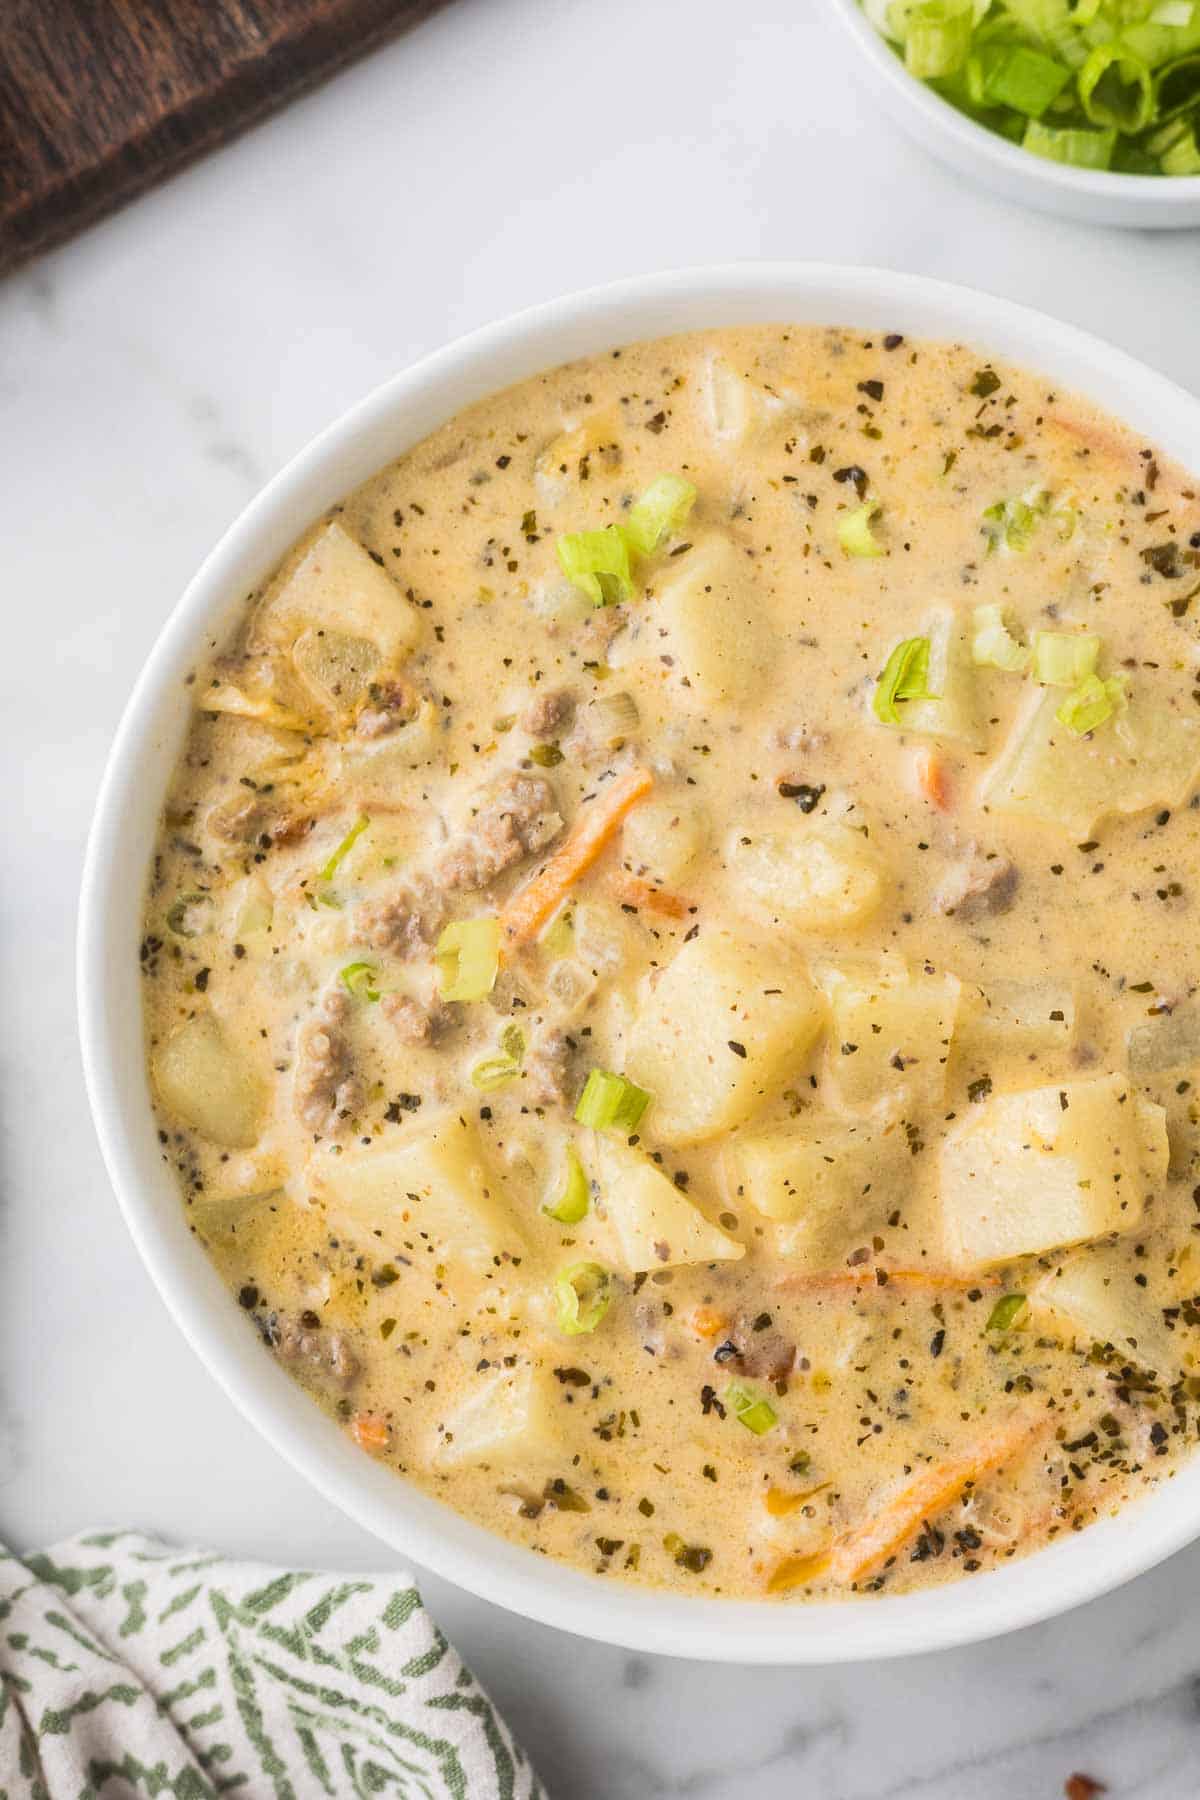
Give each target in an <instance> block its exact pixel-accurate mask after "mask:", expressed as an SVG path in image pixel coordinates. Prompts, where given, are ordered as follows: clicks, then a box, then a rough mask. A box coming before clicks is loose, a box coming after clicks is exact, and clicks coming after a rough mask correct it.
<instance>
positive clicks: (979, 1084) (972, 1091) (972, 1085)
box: [967, 1014, 1062, 1102]
mask: <svg viewBox="0 0 1200 1800" xmlns="http://www.w3.org/2000/svg"><path fill="white" fill-rule="evenodd" d="M1059 1016H1060V1018H1061V1016H1062V1015H1061V1014H1060V1015H1059ZM991 1091H992V1078H991V1076H990V1075H981V1076H980V1077H979V1079H978V1081H968V1083H967V1099H968V1100H970V1101H972V1102H977V1101H980V1100H986V1099H987V1097H988V1095H989V1094H990V1093H991Z"/></svg>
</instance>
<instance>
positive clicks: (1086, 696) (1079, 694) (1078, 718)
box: [1054, 675, 1126, 737]
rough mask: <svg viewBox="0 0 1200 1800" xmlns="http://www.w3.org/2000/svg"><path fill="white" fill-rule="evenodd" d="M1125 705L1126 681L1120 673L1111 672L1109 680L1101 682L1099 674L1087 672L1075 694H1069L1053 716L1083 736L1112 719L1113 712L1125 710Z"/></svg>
mask: <svg viewBox="0 0 1200 1800" xmlns="http://www.w3.org/2000/svg"><path fill="white" fill-rule="evenodd" d="M1125 704H1126V701H1125V683H1124V682H1123V681H1122V679H1121V677H1120V676H1119V675H1110V676H1109V677H1108V680H1107V681H1101V679H1100V677H1099V676H1098V675H1088V676H1087V677H1086V678H1085V679H1084V680H1083V681H1081V682H1080V684H1079V686H1078V687H1077V688H1076V689H1075V691H1074V692H1073V693H1071V694H1068V695H1067V698H1066V699H1065V700H1064V701H1063V703H1062V705H1061V706H1060V707H1059V708H1058V711H1057V712H1056V713H1055V715H1054V716H1055V718H1056V719H1057V720H1058V721H1059V722H1060V723H1061V724H1063V725H1065V726H1066V728H1067V730H1068V731H1071V732H1074V734H1075V736H1076V737H1084V736H1086V734H1087V733H1088V732H1089V731H1095V730H1096V729H1097V728H1098V727H1099V726H1101V725H1103V724H1104V723H1105V722H1106V721H1107V720H1109V719H1111V718H1112V716H1113V714H1114V713H1118V712H1123V711H1124V708H1125Z"/></svg>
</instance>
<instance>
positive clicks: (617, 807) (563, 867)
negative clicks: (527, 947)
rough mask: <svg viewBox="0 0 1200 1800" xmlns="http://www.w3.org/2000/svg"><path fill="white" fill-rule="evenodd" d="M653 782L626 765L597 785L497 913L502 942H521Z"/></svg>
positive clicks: (532, 933)
mask: <svg viewBox="0 0 1200 1800" xmlns="http://www.w3.org/2000/svg"><path fill="white" fill-rule="evenodd" d="M653 786H654V777H653V775H651V773H650V771H649V769H630V770H628V772H627V773H626V774H624V775H621V776H619V777H618V779H617V780H616V781H614V782H612V783H610V784H609V786H607V787H605V788H603V789H602V790H601V791H600V793H599V794H598V795H597V796H596V798H595V800H593V801H591V802H590V803H589V804H588V805H587V806H584V807H583V808H582V809H581V811H580V813H579V815H578V817H577V818H576V820H575V823H574V824H573V825H572V827H571V829H570V831H569V832H568V833H567V835H566V837H565V838H564V839H563V842H562V843H561V845H560V846H559V848H558V849H557V850H556V851H555V852H554V855H553V856H552V857H551V858H550V860H549V862H548V863H546V864H545V865H544V867H542V868H540V869H539V870H538V872H537V874H536V875H535V876H534V877H533V879H532V881H527V882H526V884H525V886H524V887H523V888H522V889H521V890H520V892H519V893H517V894H514V895H513V897H512V899H511V900H510V901H509V903H508V905H507V906H506V907H505V909H504V911H503V912H502V913H501V915H500V924H501V929H502V941H503V943H504V944H506V945H507V946H508V947H509V948H515V946H516V945H518V944H527V943H528V942H529V940H530V938H534V937H536V936H537V934H538V932H539V931H540V930H541V929H542V926H543V925H545V924H546V923H547V922H548V921H549V920H550V919H551V918H552V917H553V915H554V914H555V913H556V912H557V911H558V908H559V907H560V906H561V905H562V903H563V901H564V900H565V899H566V897H567V895H568V894H569V892H570V891H571V889H572V887H574V885H575V883H576V882H577V881H578V880H579V877H580V876H581V875H583V874H585V873H586V872H587V870H588V869H590V868H591V866H592V864H593V863H594V862H595V861H596V858H597V857H598V856H599V855H600V853H601V851H603V850H604V849H606V848H607V846H608V845H609V844H610V843H611V841H612V839H613V838H614V837H615V836H616V833H617V830H618V828H619V827H620V824H621V821H622V820H623V819H624V817H625V815H626V813H627V812H629V811H630V809H631V808H632V807H634V806H636V805H637V803H638V801H639V800H641V799H642V798H643V797H644V796H645V795H646V794H648V793H649V792H650V789H651V788H652V787H653Z"/></svg>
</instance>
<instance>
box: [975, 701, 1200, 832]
mask: <svg viewBox="0 0 1200 1800" xmlns="http://www.w3.org/2000/svg"><path fill="white" fill-rule="evenodd" d="M1062 701H1063V692H1062V689H1061V688H1046V689H1045V690H1044V691H1043V692H1041V693H1038V694H1031V695H1030V697H1029V700H1028V702H1027V704H1026V706H1025V709H1024V710H1023V711H1022V712H1021V714H1020V716H1019V717H1018V719H1017V722H1016V724H1015V725H1014V726H1013V728H1012V731H1011V732H1010V734H1009V737H1008V739H1007V741H1006V743H1005V744H1004V746H1003V748H1002V750H1001V751H1000V754H999V756H998V757H997V759H996V761H995V763H994V764H993V766H992V769H991V770H990V772H989V774H988V775H987V776H986V778H985V780H984V782H983V785H982V787H981V789H980V799H981V801H982V802H983V804H984V805H985V806H987V807H990V808H991V810H992V811H993V812H998V813H1013V814H1016V815H1017V816H1019V817H1023V818H1029V819H1038V820H1041V821H1042V822H1043V823H1044V824H1047V825H1058V826H1061V827H1062V829H1063V830H1064V831H1066V832H1068V833H1069V834H1070V835H1071V837H1073V838H1075V839H1080V838H1086V837H1088V836H1089V835H1090V833H1091V832H1092V830H1093V829H1094V827H1095V826H1096V824H1097V823H1098V822H1099V821H1100V820H1101V819H1103V818H1106V817H1108V816H1109V815H1110V814H1111V813H1135V812H1141V811H1143V810H1144V809H1145V808H1146V807H1150V806H1178V805H1180V804H1181V803H1182V802H1183V801H1184V800H1186V799H1187V798H1188V796H1189V794H1190V793H1191V791H1192V789H1193V788H1194V787H1195V785H1196V782H1197V780H1198V779H1200V715H1198V716H1196V717H1191V716H1190V715H1185V714H1183V713H1181V712H1179V711H1177V710H1175V708H1174V707H1173V705H1172V704H1171V702H1170V700H1169V698H1168V697H1167V696H1166V695H1165V694H1164V693H1162V692H1161V691H1159V692H1158V693H1152V692H1149V691H1147V689H1146V688H1145V687H1144V686H1143V685H1142V683H1141V681H1140V680H1139V682H1138V683H1137V684H1136V685H1135V686H1134V687H1133V689H1132V691H1131V693H1130V695H1129V704H1128V706H1127V708H1126V709H1125V711H1124V712H1122V713H1119V714H1118V715H1117V716H1116V717H1115V718H1113V719H1110V720H1108V721H1107V722H1106V723H1105V724H1103V725H1101V726H1100V727H1099V729H1098V730H1096V731H1094V732H1092V733H1091V735H1090V736H1086V737H1075V736H1074V735H1073V734H1072V733H1071V732H1070V731H1068V730H1067V728H1066V726H1065V725H1061V724H1060V723H1059V721H1058V720H1057V719H1056V718H1055V713H1056V712H1057V710H1058V708H1059V707H1060V706H1061V705H1062Z"/></svg>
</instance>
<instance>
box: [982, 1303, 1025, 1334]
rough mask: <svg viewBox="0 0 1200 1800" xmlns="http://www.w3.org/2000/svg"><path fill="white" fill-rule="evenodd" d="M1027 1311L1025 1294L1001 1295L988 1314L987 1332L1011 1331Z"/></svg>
mask: <svg viewBox="0 0 1200 1800" xmlns="http://www.w3.org/2000/svg"><path fill="white" fill-rule="evenodd" d="M1024 1310H1025V1296H1024V1294H1001V1296H1000V1298H999V1300H997V1302H996V1304H995V1306H993V1308H992V1310H991V1312H990V1313H989V1314H988V1322H987V1326H986V1328H985V1329H986V1330H988V1331H1009V1330H1011V1328H1012V1327H1013V1326H1014V1325H1015V1324H1016V1322H1017V1319H1018V1317H1019V1316H1020V1314H1021V1313H1022V1312H1024Z"/></svg>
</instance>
